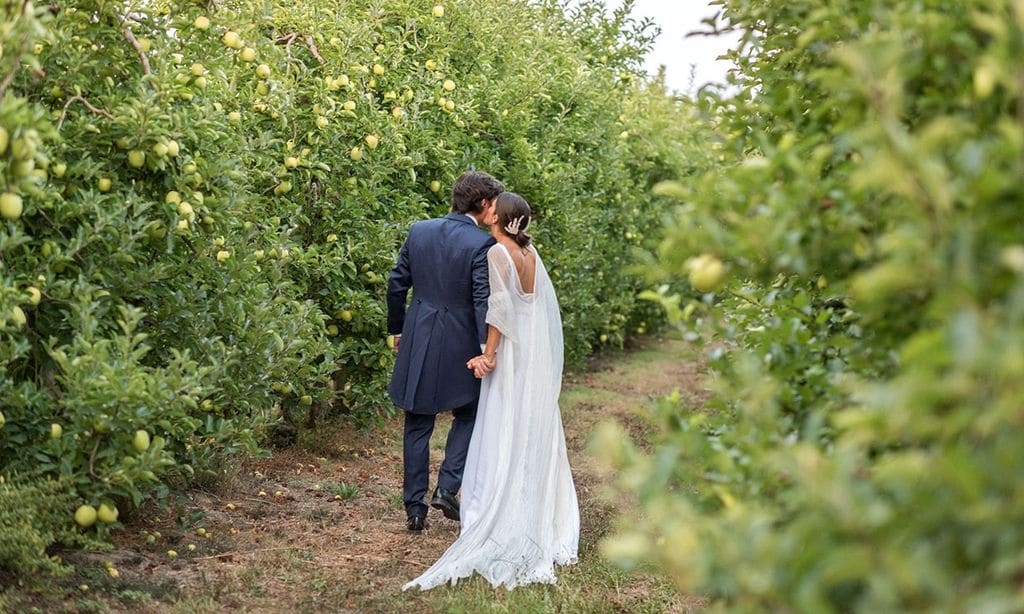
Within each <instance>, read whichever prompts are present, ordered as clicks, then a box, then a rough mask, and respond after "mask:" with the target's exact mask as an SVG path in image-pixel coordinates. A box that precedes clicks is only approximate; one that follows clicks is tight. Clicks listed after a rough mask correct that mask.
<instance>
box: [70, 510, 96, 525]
mask: <svg viewBox="0 0 1024 614" xmlns="http://www.w3.org/2000/svg"><path fill="white" fill-rule="evenodd" d="M75 522H77V523H78V526H80V527H82V528H83V529H87V528H89V527H91V526H92V525H94V524H96V508H95V507H93V506H91V505H80V506H78V509H77V510H75Z"/></svg>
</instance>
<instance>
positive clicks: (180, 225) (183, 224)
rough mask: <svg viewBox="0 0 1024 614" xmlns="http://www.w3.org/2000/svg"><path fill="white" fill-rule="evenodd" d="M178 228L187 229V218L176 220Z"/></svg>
mask: <svg viewBox="0 0 1024 614" xmlns="http://www.w3.org/2000/svg"><path fill="white" fill-rule="evenodd" d="M178 230H188V220H178Z"/></svg>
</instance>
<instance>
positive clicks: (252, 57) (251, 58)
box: [238, 47, 256, 62]
mask: <svg viewBox="0 0 1024 614" xmlns="http://www.w3.org/2000/svg"><path fill="white" fill-rule="evenodd" d="M238 59H240V60H242V61H243V62H255V61H256V50H255V49H253V48H252V47H246V48H245V49H242V51H241V52H240V53H239V54H238Z"/></svg>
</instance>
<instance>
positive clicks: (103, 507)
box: [96, 503, 118, 524]
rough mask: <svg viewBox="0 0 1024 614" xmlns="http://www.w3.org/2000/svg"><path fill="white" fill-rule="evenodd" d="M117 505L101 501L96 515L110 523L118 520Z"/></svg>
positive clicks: (100, 519)
mask: <svg viewBox="0 0 1024 614" xmlns="http://www.w3.org/2000/svg"><path fill="white" fill-rule="evenodd" d="M117 516H118V511H117V506H111V505H107V504H106V503H100V509H99V510H97V511H96V517H97V518H98V519H99V521H100V522H104V523H107V524H110V523H112V522H117Z"/></svg>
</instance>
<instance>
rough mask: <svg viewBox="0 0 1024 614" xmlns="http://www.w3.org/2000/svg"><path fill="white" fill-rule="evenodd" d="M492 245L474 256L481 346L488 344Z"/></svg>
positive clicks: (478, 331)
mask: <svg viewBox="0 0 1024 614" xmlns="http://www.w3.org/2000/svg"><path fill="white" fill-rule="evenodd" d="M491 245H493V244H492V243H488V244H487V245H485V246H483V247H481V248H480V249H479V250H477V252H476V253H475V254H473V270H472V274H473V307H474V311H475V314H476V329H477V336H478V341H480V345H481V346H482V345H483V344H485V343H487V299H488V298H490V296H491V282H490V279H489V278H488V269H487V250H489V249H490V248H491Z"/></svg>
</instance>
